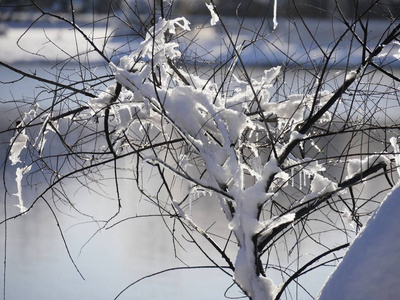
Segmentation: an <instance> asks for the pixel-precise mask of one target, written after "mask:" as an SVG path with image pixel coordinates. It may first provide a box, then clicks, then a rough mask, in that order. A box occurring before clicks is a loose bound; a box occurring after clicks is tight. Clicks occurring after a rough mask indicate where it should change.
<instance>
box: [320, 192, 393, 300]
mask: <svg viewBox="0 0 400 300" xmlns="http://www.w3.org/2000/svg"><path fill="white" fill-rule="evenodd" d="M399 216H400V186H399V185H398V186H397V187H396V188H394V189H393V191H392V192H391V194H389V195H388V196H387V198H386V199H385V200H384V201H383V203H382V204H381V206H380V208H379V209H378V210H377V211H376V212H375V214H374V215H373V216H372V217H371V218H370V220H369V221H368V223H367V225H366V226H365V228H364V230H363V231H362V232H361V233H360V235H359V236H358V237H357V238H356V239H355V240H354V242H353V243H352V245H351V246H350V248H349V250H348V251H347V253H346V255H345V256H344V258H343V260H342V262H341V263H340V264H339V266H338V267H337V268H336V270H335V271H334V272H333V274H332V275H331V277H330V278H329V280H328V281H327V283H326V285H325V286H324V288H323V289H322V292H321V295H320V298H319V300H335V299H342V300H347V299H351V300H357V299H360V300H368V299H398V297H399V295H400V285H399V284H398V281H399V278H400V217H399Z"/></svg>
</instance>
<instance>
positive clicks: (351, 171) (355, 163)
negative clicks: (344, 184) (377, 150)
mask: <svg viewBox="0 0 400 300" xmlns="http://www.w3.org/2000/svg"><path fill="white" fill-rule="evenodd" d="M379 163H384V164H386V165H387V166H389V165H390V160H389V159H388V158H387V157H386V156H384V155H381V154H375V155H369V156H367V157H366V158H364V159H363V160H361V159H350V160H349V161H348V162H347V176H346V178H345V179H346V180H347V179H350V178H353V177H354V176H355V175H357V174H360V173H362V172H363V171H366V170H368V169H369V168H371V167H372V166H373V165H376V164H379Z"/></svg>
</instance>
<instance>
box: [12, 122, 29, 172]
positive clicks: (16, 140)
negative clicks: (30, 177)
mask: <svg viewBox="0 0 400 300" xmlns="http://www.w3.org/2000/svg"><path fill="white" fill-rule="evenodd" d="M28 140H29V137H28V136H27V135H26V134H25V129H24V130H22V131H21V132H19V133H17V135H16V136H15V137H13V138H12V139H11V141H10V144H11V149H10V156H9V158H10V160H11V164H12V165H15V164H17V163H19V162H21V160H20V155H21V152H22V150H23V149H24V148H26V143H27V142H28Z"/></svg>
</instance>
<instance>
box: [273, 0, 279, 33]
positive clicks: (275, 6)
mask: <svg viewBox="0 0 400 300" xmlns="http://www.w3.org/2000/svg"><path fill="white" fill-rule="evenodd" d="M277 15H278V0H274V17H273V19H272V22H273V23H274V30H275V29H276V27H278V17H277Z"/></svg>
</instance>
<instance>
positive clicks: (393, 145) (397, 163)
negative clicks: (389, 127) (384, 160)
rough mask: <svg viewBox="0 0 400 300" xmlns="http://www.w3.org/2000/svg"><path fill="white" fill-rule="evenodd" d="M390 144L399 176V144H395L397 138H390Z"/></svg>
mask: <svg viewBox="0 0 400 300" xmlns="http://www.w3.org/2000/svg"><path fill="white" fill-rule="evenodd" d="M390 144H391V145H392V147H393V150H394V152H395V154H394V159H395V161H396V169H397V174H399V176H400V147H399V144H397V138H396V137H394V136H393V137H391V138H390Z"/></svg>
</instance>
